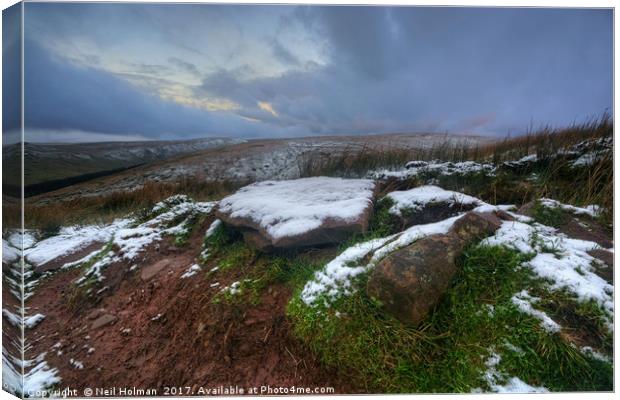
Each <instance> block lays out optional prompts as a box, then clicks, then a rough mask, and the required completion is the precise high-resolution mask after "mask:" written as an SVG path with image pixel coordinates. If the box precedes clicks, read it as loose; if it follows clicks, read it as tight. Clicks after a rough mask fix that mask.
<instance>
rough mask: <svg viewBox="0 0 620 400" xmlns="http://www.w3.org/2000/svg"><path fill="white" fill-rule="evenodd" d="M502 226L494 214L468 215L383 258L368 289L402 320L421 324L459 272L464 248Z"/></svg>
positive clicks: (372, 275) (474, 213) (370, 280)
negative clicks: (441, 232) (441, 230)
mask: <svg viewBox="0 0 620 400" xmlns="http://www.w3.org/2000/svg"><path fill="white" fill-rule="evenodd" d="M500 226H501V219H500V218H498V216H497V215H496V214H494V213H476V212H469V213H467V214H465V215H464V216H463V217H461V218H460V219H459V220H458V221H457V222H456V223H455V224H454V226H453V227H452V228H451V229H450V231H449V232H448V233H447V234H445V235H442V234H439V235H431V236H428V237H426V238H423V239H420V240H418V241H416V242H414V243H413V244H411V245H410V246H408V247H405V248H403V249H400V250H397V251H395V252H393V253H392V254H390V255H389V256H387V257H386V258H385V259H383V260H382V261H381V262H380V263H379V264H378V265H377V266H376V267H375V269H374V271H373V272H372V274H371V276H370V278H369V280H368V286H367V288H366V290H367V293H368V295H369V296H371V297H373V298H375V299H377V300H379V301H380V302H381V304H382V305H383V306H384V307H385V309H386V310H387V311H388V312H390V313H391V314H392V315H394V316H395V317H396V318H398V319H399V320H401V321H403V322H405V323H410V324H418V323H419V322H420V321H422V320H423V319H424V318H425V317H426V315H428V313H429V312H430V311H431V310H432V309H433V307H435V306H436V305H437V304H438V303H439V301H440V299H441V297H442V296H443V294H444V293H445V291H446V290H447V289H448V287H449V286H450V284H451V282H452V279H453V277H454V276H455V274H456V273H457V266H456V263H455V259H456V257H458V256H459V255H460V254H461V252H462V251H463V249H464V248H465V246H467V245H468V244H470V243H472V242H474V241H476V240H479V239H482V238H484V237H487V236H490V235H492V234H493V233H494V232H495V231H496V230H497V229H498V228H499V227H500Z"/></svg>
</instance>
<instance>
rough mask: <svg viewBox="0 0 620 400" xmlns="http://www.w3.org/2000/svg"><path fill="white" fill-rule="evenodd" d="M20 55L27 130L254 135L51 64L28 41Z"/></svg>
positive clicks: (91, 73)
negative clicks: (24, 54) (24, 60)
mask: <svg viewBox="0 0 620 400" xmlns="http://www.w3.org/2000/svg"><path fill="white" fill-rule="evenodd" d="M25 52H26V54H27V57H26V63H25V69H24V73H25V76H26V77H27V78H26V80H25V115H26V121H25V122H26V127H27V128H35V129H36V128H38V129H52V130H54V129H55V130H79V131H85V132H88V131H92V132H100V133H110V134H119V135H132V134H142V135H146V136H149V137H154V138H179V137H199V136H217V135H226V136H234V135H237V134H241V135H245V136H247V135H250V136H251V135H252V134H253V133H254V127H253V126H252V125H251V124H250V123H246V122H244V121H242V120H241V119H240V118H239V117H237V116H234V115H229V116H222V115H215V116H214V115H211V114H210V113H206V112H203V111H201V110H199V109H196V108H191V107H184V106H182V105H179V104H176V103H174V102H168V101H164V100H162V99H160V98H158V97H155V96H151V95H149V94H146V93H143V92H141V91H139V90H137V89H136V88H135V87H133V86H132V85H130V84H128V83H127V82H126V81H123V80H121V79H119V78H117V77H115V76H111V75H109V74H106V73H103V72H101V71H98V70H96V69H92V68H87V67H79V66H75V65H71V64H68V63H66V62H62V60H56V59H54V58H53V57H52V56H51V55H50V54H49V53H48V52H46V51H45V50H44V49H42V48H41V47H40V46H39V45H38V44H36V43H33V42H29V41H27V42H26V43H25ZM26 135H28V129H27V132H26ZM28 139H29V138H28V136H27V137H26V140H28Z"/></svg>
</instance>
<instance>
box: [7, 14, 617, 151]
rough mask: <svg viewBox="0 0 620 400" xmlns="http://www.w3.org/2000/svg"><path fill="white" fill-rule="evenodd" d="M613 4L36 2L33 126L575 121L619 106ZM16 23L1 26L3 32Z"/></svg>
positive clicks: (254, 131)
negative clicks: (589, 6) (466, 5)
mask: <svg viewBox="0 0 620 400" xmlns="http://www.w3.org/2000/svg"><path fill="white" fill-rule="evenodd" d="M612 18H613V16H612V11H611V10H605V9H596V10H595V9H572V10H571V9H531V8H530V9H526V8H522V9H513V8H496V9H489V8H423V7H378V6H376V7H352V6H345V7H336V6H332V7H314V6H258V5H254V6H249V5H200V4H191V5H190V4H137V3H136V4H120V3H116V4H114V3H108V4H101V3H100V4H85V3H82V4H68V3H65V4H61V3H48V4H46V3H26V5H25V18H24V21H25V22H24V31H25V36H24V60H25V61H24V64H25V65H24V81H25V83H24V84H25V92H24V103H25V126H26V140H29V141H98V140H129V139H134V140H135V139H184V138H197V137H215V136H217V137H245V138H264V137H274V138H278V137H297V136H313V135H345V134H348V135H357V134H375V133H395V132H438V133H445V132H449V133H458V134H482V135H493V136H505V135H507V134H511V135H517V134H520V133H523V132H525V131H526V130H527V128H528V127H529V126H534V127H537V126H542V125H552V126H566V125H569V124H571V123H573V122H580V121H585V120H587V119H589V118H592V117H595V116H597V115H600V114H602V113H603V112H605V111H606V110H607V109H611V107H612V100H613V86H612V79H613V70H612V64H613V63H612V53H613V51H612V24H613V22H612ZM5 20H6V16H5ZM5 25H6V23H5ZM13 32H18V30H16V29H13V30H10V29H4V36H5V42H7V43H11V37H12V36H11V34H12V33H13ZM7 35H9V36H8V39H7ZM10 48H11V47H10V45H7V44H3V52H4V53H5V57H4V59H5V62H7V61H6V59H7V54H8V53H7V52H8V51H9V50H10ZM5 86H6V84H5ZM5 104H6V102H5ZM5 114H6V113H5ZM5 120H7V118H6V117H5ZM7 121H9V122H6V121H5V126H7V127H9V128H15V127H16V126H17V125H16V126H11V125H10V124H11V118H9V119H8V120H7ZM13 122H14V121H13Z"/></svg>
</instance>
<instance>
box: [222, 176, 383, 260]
mask: <svg viewBox="0 0 620 400" xmlns="http://www.w3.org/2000/svg"><path fill="white" fill-rule="evenodd" d="M374 196H375V183H374V182H373V181H370V180H364V179H340V178H327V177H317V178H304V179H296V180H289V181H277V182H276V181H265V182H259V183H255V184H252V185H249V186H246V187H244V188H242V189H240V190H239V191H238V192H237V193H235V194H233V195H231V196H228V197H226V198H224V199H223V200H222V201H220V203H219V206H218V209H217V210H216V215H217V217H218V218H219V219H221V220H222V221H223V223H224V224H225V225H227V226H228V227H232V228H234V229H236V230H238V231H239V232H241V233H242V234H243V236H244V239H245V240H246V242H248V243H249V244H251V245H252V246H254V247H256V248H258V249H261V250H269V249H273V248H296V247H305V246H316V245H322V244H330V243H341V242H342V241H344V240H346V239H347V238H348V237H349V236H351V235H352V234H355V233H360V232H364V231H366V229H367V228H368V223H369V220H370V217H371V215H372V211H373V201H374Z"/></svg>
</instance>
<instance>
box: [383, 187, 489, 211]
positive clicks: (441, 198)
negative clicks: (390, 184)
mask: <svg viewBox="0 0 620 400" xmlns="http://www.w3.org/2000/svg"><path fill="white" fill-rule="evenodd" d="M386 197H387V198H389V199H390V200H392V201H393V202H394V204H393V205H392V207H390V210H389V211H390V213H391V214H394V215H401V211H402V210H405V209H408V210H413V211H419V210H422V209H423V208H424V207H425V206H426V205H428V204H432V203H446V204H448V205H449V206H454V205H476V206H477V205H482V204H484V203H483V202H482V201H480V200H479V199H477V198H475V197H472V196H468V195H466V194H463V193H459V192H454V191H452V190H445V189H442V188H440V187H439V186H432V185H426V186H420V187H417V188H414V189H410V190H403V191H395V192H390V193H388V194H387V195H386Z"/></svg>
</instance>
